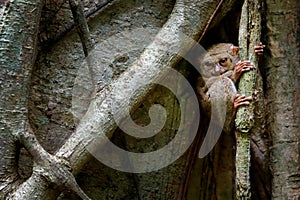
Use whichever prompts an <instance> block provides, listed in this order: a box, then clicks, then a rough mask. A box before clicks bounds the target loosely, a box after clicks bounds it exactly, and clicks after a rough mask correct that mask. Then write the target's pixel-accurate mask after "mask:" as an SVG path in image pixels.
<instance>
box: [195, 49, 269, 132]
mask: <svg viewBox="0 0 300 200" xmlns="http://www.w3.org/2000/svg"><path fill="white" fill-rule="evenodd" d="M263 48H264V45H262V44H260V45H259V46H255V47H254V52H255V53H257V54H258V55H261V54H262V53H263ZM238 51H239V48H238V47H237V46H234V45H233V44H230V43H219V44H215V45H213V46H211V47H210V48H209V49H208V50H207V53H206V54H205V55H204V56H203V57H202V58H200V70H201V77H200V78H199V79H198V83H197V91H198V93H199V94H200V102H201V105H202V108H204V109H205V110H206V111H210V110H211V106H213V107H214V108H213V109H214V110H216V112H217V116H214V120H215V122H214V123H216V124H217V125H221V126H223V125H224V128H223V129H224V131H225V132H226V131H230V129H231V127H230V124H232V123H231V121H232V120H233V117H234V116H235V113H236V110H237V108H238V107H239V106H242V105H249V104H250V101H251V100H252V97H250V96H249V97H247V96H245V95H241V94H238V93H237V90H236V87H235V83H236V82H237V81H238V79H239V78H240V76H241V75H242V73H244V72H246V71H249V70H251V69H253V64H252V63H251V62H250V61H240V58H239V52H238ZM224 112H225V113H227V116H226V119H225V122H224V121H222V120H221V119H219V117H220V116H222V114H221V113H224Z"/></svg>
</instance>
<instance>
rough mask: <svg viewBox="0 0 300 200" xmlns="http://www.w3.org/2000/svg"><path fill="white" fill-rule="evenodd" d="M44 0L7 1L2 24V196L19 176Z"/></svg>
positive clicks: (0, 94)
mask: <svg viewBox="0 0 300 200" xmlns="http://www.w3.org/2000/svg"><path fill="white" fill-rule="evenodd" d="M42 6H43V1H36V0H33V1H25V0H24V1H22V0H18V1H7V2H6V6H5V8H4V10H3V13H2V18H1V24H0V31H1V32H0V38H1V47H0V88H1V89H0V127H1V129H0V141H1V145H0V149H1V156H0V157H1V158H0V163H1V171H0V175H1V177H0V179H1V186H0V189H1V192H2V194H1V196H2V195H5V194H7V193H8V192H9V191H10V190H11V189H12V188H13V187H14V186H13V185H11V184H13V183H15V181H17V179H18V175H17V157H18V153H19V152H18V150H19V147H18V134H19V133H21V132H24V131H25V123H26V120H27V112H28V107H27V105H28V94H29V92H28V91H29V90H28V89H29V83H30V76H31V70H32V66H33V64H34V62H35V58H36V50H37V49H36V42H37V34H38V27H39V21H40V15H41V9H42ZM16 185H17V184H16Z"/></svg>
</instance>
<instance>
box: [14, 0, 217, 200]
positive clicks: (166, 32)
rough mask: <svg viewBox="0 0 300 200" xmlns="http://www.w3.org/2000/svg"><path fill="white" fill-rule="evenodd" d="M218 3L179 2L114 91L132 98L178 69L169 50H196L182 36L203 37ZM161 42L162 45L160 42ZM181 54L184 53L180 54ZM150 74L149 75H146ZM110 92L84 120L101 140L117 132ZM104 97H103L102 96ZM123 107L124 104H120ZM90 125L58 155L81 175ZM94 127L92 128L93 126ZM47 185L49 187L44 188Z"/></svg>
mask: <svg viewBox="0 0 300 200" xmlns="http://www.w3.org/2000/svg"><path fill="white" fill-rule="evenodd" d="M215 4H216V2H215V1H209V2H193V1H189V0H185V1H178V2H177V3H176V5H175V8H174V10H173V13H172V14H171V16H170V18H169V21H168V22H167V23H166V24H165V26H164V27H163V29H162V30H161V31H160V33H159V34H158V35H157V38H156V40H155V41H154V42H153V43H152V44H151V45H150V47H149V48H147V49H146V50H145V51H144V53H143V54H142V55H141V57H140V58H139V62H136V63H135V65H133V66H131V68H130V70H129V71H128V72H125V74H124V76H122V78H119V79H118V80H117V81H116V82H115V83H114V84H113V85H112V86H111V87H110V88H113V87H114V86H116V85H120V84H121V85H124V89H125V88H126V91H127V92H126V91H125V92H124V94H126V95H130V96H131V94H132V91H131V90H132V89H134V87H135V86H134V84H132V83H131V82H132V81H133V80H135V81H136V80H137V79H141V80H142V79H146V80H147V79H148V80H154V79H155V78H157V77H159V76H160V75H161V72H162V71H163V70H164V69H165V68H166V67H169V66H174V65H175V64H176V63H177V62H178V61H179V59H180V56H179V55H170V54H167V53H166V52H167V51H166V50H167V49H165V47H174V48H175V49H176V50H178V53H179V54H181V55H183V53H184V52H185V51H186V50H188V49H189V48H191V47H192V45H193V44H194V43H193V42H192V43H191V42H187V41H182V38H181V37H180V36H181V35H180V34H181V33H184V34H186V35H187V36H189V37H191V38H193V39H197V37H198V36H199V33H201V31H203V29H204V27H205V25H206V22H207V21H208V20H209V16H210V15H211V13H212V12H213V11H214V8H215ZM160 40H161V41H160ZM158 41H160V42H158ZM180 52H181V53H180ZM145 71H147V72H148V73H147V74H145V73H144V72H145ZM110 88H106V89H104V90H103V91H102V92H101V93H102V95H103V94H107V96H106V97H105V99H104V100H103V99H101V98H99V99H97V100H96V101H95V102H92V104H91V106H90V108H93V106H98V105H97V104H99V105H100V106H99V108H98V110H97V112H90V113H89V114H88V115H86V116H84V118H83V120H84V121H85V120H90V121H93V123H95V124H94V125H96V124H97V126H100V127H101V128H102V130H103V132H101V133H96V132H95V134H96V135H98V137H106V136H105V135H104V134H105V133H109V134H111V133H112V132H113V131H114V130H115V129H116V124H115V123H114V121H113V118H112V115H111V113H110V112H111V111H110V106H109V105H111V103H112V102H113V101H114V100H115V99H114V98H113V96H111V95H110V94H109V92H110V90H111V89H110ZM150 90H151V88H150V87H149V86H148V87H146V88H143V90H139V91H138V92H136V93H134V96H133V97H131V98H132V102H131V104H130V105H131V106H132V107H136V105H137V104H138V103H140V102H141V101H142V100H143V98H144V97H145V95H146V94H147V93H148V92H149V91H150ZM100 95H101V94H100ZM130 96H125V97H124V98H130ZM100 102H101V103H100ZM120 106H121V107H122V104H120ZM97 113H101V116H97ZM86 125H87V124H84V123H83V124H82V125H79V127H78V129H77V130H76V131H75V133H74V134H73V135H72V136H71V137H70V138H69V139H68V140H67V141H66V143H65V145H64V146H63V147H62V148H61V149H60V150H59V151H57V153H56V155H57V156H61V157H63V158H65V159H67V160H69V161H70V164H71V167H72V168H73V170H74V172H75V173H78V172H79V170H80V169H81V167H82V166H83V164H85V163H86V162H87V161H88V159H89V158H90V155H89V153H88V152H87V150H86V147H87V146H88V145H89V144H91V142H93V140H94V139H95V136H94V135H93V134H87V133H86V130H89V127H85V126H86ZM89 126H90V125H89ZM41 182H43V179H42V177H36V178H35V179H32V178H31V179H28V180H27V181H26V182H25V183H24V184H25V185H28V186H30V188H31V189H32V191H38V190H39V189H38V188H39V187H40V186H39V185H36V184H37V183H41ZM42 185H45V184H42ZM42 193H43V192H42V191H38V192H37V194H38V196H37V195H35V197H36V198H42V199H45V198H46V196H45V195H47V194H45V193H44V194H42ZM18 195H19V196H20V197H22V198H23V199H30V198H32V195H28V194H23V193H22V194H18Z"/></svg>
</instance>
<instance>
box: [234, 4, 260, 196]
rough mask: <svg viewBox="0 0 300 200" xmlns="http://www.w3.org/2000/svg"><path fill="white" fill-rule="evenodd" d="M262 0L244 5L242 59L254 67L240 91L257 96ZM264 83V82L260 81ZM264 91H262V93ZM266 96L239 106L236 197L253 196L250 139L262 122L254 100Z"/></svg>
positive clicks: (241, 84)
mask: <svg viewBox="0 0 300 200" xmlns="http://www.w3.org/2000/svg"><path fill="white" fill-rule="evenodd" d="M261 8H262V5H261V2H260V1H247V0H246V1H245V2H244V5H243V9H242V16H241V23H240V33H239V48H240V50H241V51H240V58H241V60H250V61H251V62H252V63H253V65H254V70H251V71H249V72H246V73H243V74H242V76H241V78H240V80H239V84H238V90H239V93H240V94H244V95H246V96H253V97H254V98H255V96H256V97H258V94H255V93H257V92H255V91H260V92H261V91H262V90H259V88H257V77H258V76H260V74H259V70H258V64H259V56H258V55H256V54H255V52H254V46H256V45H259V43H260V41H261V23H262V20H261V10H260V9H261ZM260 86H262V85H260ZM262 96H263V95H259V97H262ZM263 100H264V99H263V98H261V99H258V98H256V99H255V100H254V101H252V102H251V103H250V105H249V106H242V107H239V109H238V111H237V114H236V119H235V123H236V130H237V152H236V184H237V187H236V189H237V191H236V192H237V199H250V198H251V185H250V159H251V158H250V141H251V132H252V127H253V126H254V125H256V126H258V125H259V122H256V121H255V119H258V118H255V114H256V113H255V112H254V110H255V102H257V101H263Z"/></svg>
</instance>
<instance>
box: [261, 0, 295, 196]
mask: <svg viewBox="0 0 300 200" xmlns="http://www.w3.org/2000/svg"><path fill="white" fill-rule="evenodd" d="M266 3H267V10H266V23H267V24H266V25H267V42H268V44H267V45H268V48H269V51H270V52H269V54H268V56H267V65H266V79H267V82H266V89H267V93H266V97H267V101H268V104H267V110H268V112H267V116H268V117H267V129H268V131H269V133H270V136H271V146H270V150H271V152H270V153H271V163H270V165H271V166H270V167H271V170H272V174H273V180H272V199H299V198H300V174H299V166H300V164H299V162H300V148H299V138H300V135H299V133H300V127H299V124H300V121H299V120H300V117H299V114H300V112H299V111H300V109H299V108H300V107H299V105H300V98H299V91H300V90H299V89H300V88H299V86H300V84H299V74H300V68H299V58H300V55H299V52H300V49H299V42H300V40H299V35H300V34H299V32H300V29H299V28H300V27H299V1H297V0H293V1H289V2H283V1H278V0H275V1H273V0H272V1H270V0H267V1H266Z"/></svg>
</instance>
